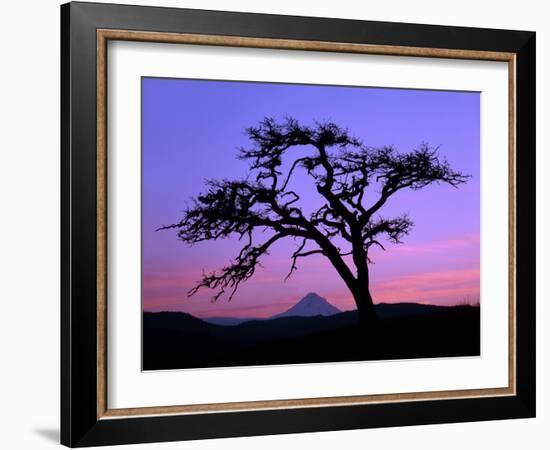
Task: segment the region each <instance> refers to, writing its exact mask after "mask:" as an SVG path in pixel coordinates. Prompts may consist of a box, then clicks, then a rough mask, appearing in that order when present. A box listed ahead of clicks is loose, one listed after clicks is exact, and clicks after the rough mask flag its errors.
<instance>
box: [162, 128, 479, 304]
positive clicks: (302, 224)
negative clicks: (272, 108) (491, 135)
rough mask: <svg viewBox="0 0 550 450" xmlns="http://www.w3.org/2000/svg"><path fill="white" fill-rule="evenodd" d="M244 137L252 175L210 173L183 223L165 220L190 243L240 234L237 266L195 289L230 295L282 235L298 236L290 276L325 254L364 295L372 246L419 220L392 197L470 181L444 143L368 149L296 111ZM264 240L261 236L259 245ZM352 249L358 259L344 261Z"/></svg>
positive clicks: (396, 239)
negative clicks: (300, 183) (309, 198)
mask: <svg viewBox="0 0 550 450" xmlns="http://www.w3.org/2000/svg"><path fill="white" fill-rule="evenodd" d="M246 135H247V136H248V138H249V140H250V142H251V145H250V147H247V148H242V149H240V150H239V153H238V157H239V158H240V159H242V160H245V161H248V163H249V176H248V177H246V178H245V179H239V180H232V179H221V180H209V181H208V182H207V186H206V191H205V192H204V193H201V194H200V195H198V196H197V197H196V198H195V199H193V202H192V206H190V207H188V208H187V209H186V210H185V211H184V213H183V218H182V219H181V220H180V221H179V222H176V223H173V224H171V225H165V226H163V227H161V229H173V228H175V229H177V236H178V237H179V239H181V240H182V241H183V242H185V243H187V244H197V243H200V242H203V241H210V240H217V239H224V238H228V237H230V236H235V237H237V238H238V239H240V240H242V241H243V244H242V248H241V249H240V252H239V253H238V255H236V257H235V259H234V260H233V261H232V262H231V264H229V265H227V266H226V267H223V268H221V269H220V270H219V271H216V272H212V273H207V274H204V275H203V277H202V279H201V280H199V281H198V283H197V284H196V286H195V287H194V288H193V289H191V291H190V292H189V294H190V295H193V294H195V293H196V292H197V291H198V290H199V289H201V288H210V289H214V290H216V293H215V295H214V300H216V299H218V298H219V297H220V296H222V295H223V294H224V293H227V294H228V297H229V299H231V298H232V297H233V296H234V294H235V292H236V291H237V289H238V287H239V285H240V284H241V283H243V282H245V281H246V280H248V279H249V278H250V277H251V276H252V275H254V273H255V271H256V268H257V267H258V264H259V262H260V258H262V256H264V255H266V254H267V253H268V251H269V249H270V248H271V247H272V246H273V245H274V244H275V243H276V242H277V241H279V240H281V239H287V238H294V239H297V242H298V243H297V248H296V250H295V251H294V252H293V253H292V254H291V255H290V271H289V274H288V276H290V275H291V274H292V273H293V272H294V271H295V270H296V268H297V264H298V260H299V258H303V257H307V256H310V255H313V254H321V255H324V256H325V257H326V258H328V260H329V261H330V263H331V264H332V266H334V268H335V269H336V271H337V272H338V274H339V275H340V276H341V278H342V279H343V280H344V282H345V283H346V285H347V286H348V288H349V289H350V291H351V292H352V293H353V294H354V297H355V298H356V301H357V296H359V295H360V294H359V292H360V291H361V290H362V289H366V290H367V291H368V264H369V263H370V262H372V261H371V259H370V258H369V251H370V250H371V249H372V247H373V246H377V247H379V248H381V249H384V243H383V238H385V239H386V240H388V241H389V242H392V243H396V244H397V243H401V242H402V239H403V237H404V236H406V235H407V234H408V233H409V232H410V230H411V228H412V226H413V222H412V221H411V219H410V218H409V217H408V215H407V214H402V215H399V216H396V217H391V218H387V217H383V216H382V215H380V213H379V211H380V210H381V209H382V207H383V206H384V205H385V204H386V202H387V201H388V199H389V198H390V197H391V196H393V195H395V194H396V193H397V192H399V191H401V190H403V189H406V188H407V189H412V190H418V189H422V188H424V187H426V186H428V185H430V184H433V183H446V184H448V185H451V186H454V187H457V186H459V185H461V184H462V183H465V182H466V181H467V180H468V178H469V176H468V175H464V174H462V173H460V172H459V171H456V170H453V169H452V168H451V167H450V165H449V163H448V162H447V161H445V160H444V159H442V158H440V156H439V151H438V150H439V148H438V147H431V146H430V145H428V144H426V143H422V144H420V145H419V146H418V147H417V148H415V149H413V150H412V151H409V152H398V151H397V150H396V149H395V148H394V147H393V146H383V147H369V146H366V145H364V144H363V142H362V141H361V140H360V139H358V138H356V137H354V136H352V135H350V134H349V132H348V130H347V129H345V128H342V127H340V126H338V125H336V124H334V123H331V122H325V123H316V124H315V125H313V126H306V125H303V124H301V123H299V122H298V121H297V120H295V119H293V118H287V119H285V120H283V121H276V120H275V119H273V118H265V119H263V120H262V121H261V122H260V123H259V124H258V126H254V127H250V128H248V129H247V130H246ZM298 148H303V151H301V152H298V151H296V149H298ZM285 162H286V163H285ZM300 170H301V171H304V172H305V173H306V174H307V175H308V176H309V178H310V179H311V181H312V183H313V186H314V189H315V191H316V192H317V193H318V195H319V196H320V199H321V200H322V201H321V202H320V203H321V206H320V207H318V208H316V209H315V210H313V211H309V212H307V213H306V212H305V211H304V209H303V208H301V207H300V200H301V195H302V194H301V193H300V192H296V191H295V190H292V189H291V185H292V179H293V177H295V176H296V173H297V171H300ZM259 237H262V238H263V240H262V241H260V242H257V240H258V238H259ZM336 241H337V242H338V243H337V242H336ZM340 242H344V243H346V245H345V246H343V245H340ZM344 247H346V248H344ZM347 255H350V256H351V257H352V258H351V259H352V261H353V264H348V263H346V259H345V258H344V257H345V256H347ZM365 283H366V286H364V284H365ZM369 298H370V294H369ZM358 307H359V304H358Z"/></svg>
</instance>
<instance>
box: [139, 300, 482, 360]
mask: <svg viewBox="0 0 550 450" xmlns="http://www.w3.org/2000/svg"><path fill="white" fill-rule="evenodd" d="M376 310H377V313H378V317H379V318H380V321H379V325H378V327H377V328H376V330H364V329H360V328H359V326H358V325H359V320H358V315H357V311H355V310H354V311H345V312H340V310H338V309H337V308H336V307H334V306H332V305H331V304H330V303H329V302H327V301H326V300H325V299H323V298H322V297H319V296H318V295H317V294H314V293H310V294H308V295H306V296H305V297H304V298H303V299H302V300H300V301H299V302H298V303H297V304H296V305H294V306H293V307H292V308H290V309H289V310H287V311H285V312H284V313H281V314H277V315H275V316H273V317H271V318H268V319H245V318H207V319H205V320H201V319H199V318H197V317H194V316H192V315H190V314H187V313H184V312H159V313H149V312H144V313H143V334H142V336H143V348H142V350H143V370H165V369H184V368H197V367H227V366H242V365H267V364H292V363H314V362H337V361H358V360H383V359H408V358H430V357H450V356H476V355H479V354H480V353H479V352H480V344H479V338H480V333H479V332H480V328H479V327H480V320H479V307H473V306H454V307H445V306H434V305H422V304H418V303H394V304H378V305H376ZM292 314H294V315H292ZM216 322H217V323H216Z"/></svg>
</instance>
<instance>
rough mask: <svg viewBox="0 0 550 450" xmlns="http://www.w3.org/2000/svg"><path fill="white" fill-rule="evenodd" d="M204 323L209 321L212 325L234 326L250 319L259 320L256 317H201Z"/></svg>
mask: <svg viewBox="0 0 550 450" xmlns="http://www.w3.org/2000/svg"><path fill="white" fill-rule="evenodd" d="M202 320H204V321H205V322H206V323H211V324H212V325H223V326H234V325H240V324H241V323H244V322H248V321H250V320H261V319H258V318H256V317H203V318H202Z"/></svg>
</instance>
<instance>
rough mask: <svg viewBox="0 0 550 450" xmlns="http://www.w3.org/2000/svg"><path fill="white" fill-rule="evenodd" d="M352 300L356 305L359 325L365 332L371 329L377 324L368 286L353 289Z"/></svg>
mask: <svg viewBox="0 0 550 450" xmlns="http://www.w3.org/2000/svg"><path fill="white" fill-rule="evenodd" d="M352 294H353V299H354V300H355V303H356V305H357V312H358V313H359V323H360V326H361V327H362V328H364V329H365V331H368V330H370V329H372V328H373V327H374V326H375V325H376V324H377V323H378V316H377V314H376V309H375V308H374V303H373V301H372V297H371V294H370V291H369V287H368V285H366V286H358V287H357V289H354V292H352Z"/></svg>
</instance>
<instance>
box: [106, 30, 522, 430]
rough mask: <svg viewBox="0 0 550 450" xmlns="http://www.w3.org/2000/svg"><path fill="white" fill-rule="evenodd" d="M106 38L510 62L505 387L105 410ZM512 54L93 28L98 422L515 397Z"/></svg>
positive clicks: (513, 65)
mask: <svg viewBox="0 0 550 450" xmlns="http://www.w3.org/2000/svg"><path fill="white" fill-rule="evenodd" d="M109 40H121V41H140V42H157V43H172V44H176V43H179V44H191V45H216V46H231V47H251V48H266V49H285V50H306V51H322V52H341V53H362V54H371V55H373V54H374V55H391V56H412V57H432V58H451V59H472V60H487V61H502V62H507V63H508V74H509V82H508V86H509V90H508V97H509V99H508V100H509V101H508V104H509V107H508V130H509V131H508V140H509V144H508V161H509V163H508V176H509V183H508V185H509V192H508V210H509V213H508V214H509V217H508V227H509V228H508V251H509V267H508V274H509V276H508V279H509V282H508V285H509V286H508V307H509V317H508V386H507V387H503V388H488V389H468V390H448V391H432V392H409V393H397V394H379V395H356V396H341V397H322V398H301V399H288V400H263V401H246V402H232V403H210V404H199V405H174V406H148V407H141V408H119V409H109V408H108V405H107V357H106V353H107V338H108V337H107V220H106V215H107V42H108V41H109ZM515 130H516V55H515V53H505V52H489V51H474V50H455V49H445V48H421V47H398V46H387V45H371V44H354V43H340V42H321V41H298V40H285V39H264V38H248V37H237V36H221V35H199V34H180V33H156V32H147V31H130V30H114V29H98V30H97V354H98V359H97V418H98V420H106V419H116V418H122V417H135V416H157V415H168V414H197V413H203V414H204V413H219V412H232V411H252V410H266V409H288V408H305V407H326V406H345V405H354V404H372V403H389V402H405V401H421V400H445V399H459V398H473V397H497V396H513V395H516V298H515V286H516V235H515V229H516V166H515V157H516V156H515V155H516V148H515Z"/></svg>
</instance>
